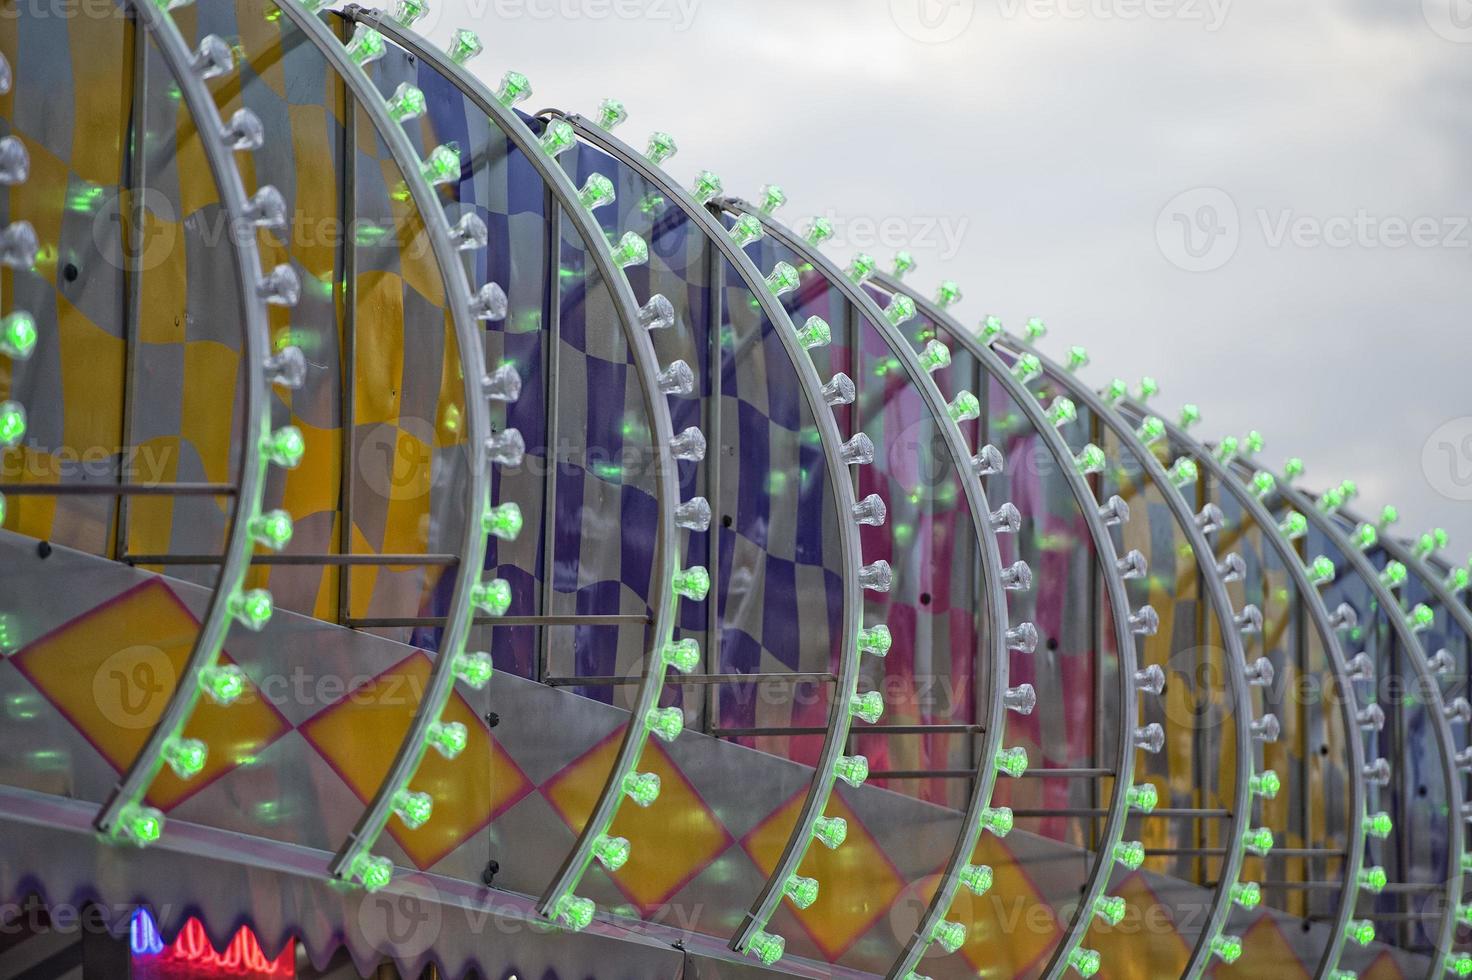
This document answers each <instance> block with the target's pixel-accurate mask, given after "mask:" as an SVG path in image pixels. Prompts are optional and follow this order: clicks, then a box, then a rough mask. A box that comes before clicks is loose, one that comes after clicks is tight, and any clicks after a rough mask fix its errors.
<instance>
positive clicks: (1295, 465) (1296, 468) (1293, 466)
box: [1283, 456, 1303, 483]
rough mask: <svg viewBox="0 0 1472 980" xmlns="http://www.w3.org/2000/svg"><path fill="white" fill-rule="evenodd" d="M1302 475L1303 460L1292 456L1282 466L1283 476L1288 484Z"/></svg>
mask: <svg viewBox="0 0 1472 980" xmlns="http://www.w3.org/2000/svg"><path fill="white" fill-rule="evenodd" d="M1302 475H1303V460H1301V459H1299V458H1298V457H1297V456H1294V457H1293V458H1292V459H1290V460H1288V462H1286V463H1284V464H1283V476H1284V478H1285V479H1287V481H1288V482H1289V483H1292V482H1293V481H1294V480H1296V479H1298V478H1299V477H1300V476H1302Z"/></svg>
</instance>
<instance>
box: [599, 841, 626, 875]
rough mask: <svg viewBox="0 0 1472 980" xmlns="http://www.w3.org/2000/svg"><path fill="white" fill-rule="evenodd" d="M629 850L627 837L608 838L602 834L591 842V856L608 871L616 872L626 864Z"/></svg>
mask: <svg viewBox="0 0 1472 980" xmlns="http://www.w3.org/2000/svg"><path fill="white" fill-rule="evenodd" d="M630 850H631V848H630V847H629V839H628V838H627V837H609V836H608V835H607V834H603V835H602V836H600V837H599V838H598V839H597V840H595V841H594V842H593V856H594V857H595V858H597V859H598V863H599V864H601V865H603V867H605V868H607V869H608V870H609V871H617V870H618V869H619V868H622V867H623V866H624V865H625V864H627V863H628V860H629V852H630Z"/></svg>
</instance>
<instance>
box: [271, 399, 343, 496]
mask: <svg viewBox="0 0 1472 980" xmlns="http://www.w3.org/2000/svg"><path fill="white" fill-rule="evenodd" d="M291 422H292V424H293V425H295V426H296V427H297V428H298V429H300V430H301V433H302V439H303V440H304V442H305V443H306V452H305V453H304V454H303V455H302V461H301V465H299V466H298V467H297V468H296V469H294V470H290V471H288V472H287V474H286V489H285V492H284V493H283V494H282V503H281V507H282V509H284V510H285V511H286V512H287V513H288V514H290V515H291V516H292V517H293V518H295V519H296V520H298V521H300V520H304V519H305V518H307V517H309V516H311V515H312V514H320V513H322V512H324V511H335V510H336V509H337V504H338V497H339V486H338V484H339V480H338V474H339V473H341V472H342V431H341V430H340V429H323V428H318V427H317V426H315V425H310V424H308V423H307V422H304V421H302V420H301V419H299V418H293V419H292V420H291Z"/></svg>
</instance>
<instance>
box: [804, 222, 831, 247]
mask: <svg viewBox="0 0 1472 980" xmlns="http://www.w3.org/2000/svg"><path fill="white" fill-rule="evenodd" d="M835 234H836V232H835V231H834V230H833V222H831V221H829V220H828V219H827V218H814V219H813V220H812V221H810V222H809V223H808V229H807V231H806V232H804V234H803V236H802V237H803V238H804V239H805V240H806V241H807V243H808V244H809V245H813V246H818V245H822V244H823V243H824V242H826V241H828V240H829V239H831V238H832V237H833V236H834V235H835Z"/></svg>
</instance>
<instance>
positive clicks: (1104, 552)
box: [873, 275, 1139, 980]
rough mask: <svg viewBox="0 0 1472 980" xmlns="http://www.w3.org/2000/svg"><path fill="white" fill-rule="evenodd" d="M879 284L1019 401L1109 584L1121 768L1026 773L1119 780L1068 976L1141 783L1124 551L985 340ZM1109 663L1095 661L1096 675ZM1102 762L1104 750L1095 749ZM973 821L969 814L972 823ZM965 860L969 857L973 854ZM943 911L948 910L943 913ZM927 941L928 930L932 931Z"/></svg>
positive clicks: (1052, 430) (1065, 449)
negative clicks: (1132, 793) (1119, 562)
mask: <svg viewBox="0 0 1472 980" xmlns="http://www.w3.org/2000/svg"><path fill="white" fill-rule="evenodd" d="M873 281H874V282H875V283H876V284H877V285H879V286H881V287H882V288H884V289H886V290H888V291H889V292H890V293H900V292H902V293H904V294H905V295H908V296H909V297H910V298H911V299H913V300H914V301H915V305H916V308H917V309H919V311H920V313H921V315H923V316H924V317H925V318H926V319H928V320H929V321H930V322H931V323H932V324H934V325H935V327H936V329H937V330H938V331H943V332H944V333H945V334H946V335H947V337H948V338H949V339H950V340H951V342H953V343H955V344H958V345H959V346H960V347H961V348H962V349H963V350H965V351H966V353H968V354H970V355H971V356H972V357H973V358H975V359H976V360H977V362H978V363H979V364H980V365H981V367H982V368H983V370H985V371H986V373H987V375H988V377H990V378H991V379H992V381H993V382H995V383H998V384H1000V385H1001V386H1002V388H1003V390H1004V391H1006V393H1007V394H1008V396H1010V397H1011V399H1012V401H1013V402H1014V403H1015V404H1016V405H1017V406H1018V407H1019V408H1020V409H1021V410H1022V412H1023V414H1024V415H1025V416H1026V417H1027V419H1028V421H1029V422H1031V423H1032V426H1033V428H1034V429H1035V430H1036V431H1037V433H1038V435H1039V437H1040V438H1041V439H1042V441H1043V444H1044V445H1045V446H1047V448H1048V451H1049V453H1050V454H1051V455H1052V456H1053V458H1054V461H1055V462H1056V463H1057V465H1058V468H1059V471H1060V472H1061V473H1062V474H1063V476H1064V480H1065V481H1066V482H1067V484H1068V488H1069V490H1070V491H1071V492H1072V494H1073V497H1074V499H1075V500H1076V501H1077V503H1078V505H1079V510H1080V511H1081V512H1082V514H1083V518H1084V524H1085V525H1086V526H1087V527H1088V530H1089V536H1090V538H1091V539H1092V540H1093V542H1094V551H1095V554H1096V556H1097V558H1098V564H1099V569H1100V572H1101V574H1102V577H1103V581H1104V590H1105V595H1106V598H1107V600H1108V603H1109V613H1110V619H1111V621H1112V623H1113V627H1114V644H1115V648H1116V650H1117V651H1118V655H1119V691H1118V694H1119V704H1120V709H1119V710H1120V717H1119V732H1118V737H1117V740H1116V744H1115V759H1116V766H1117V769H1116V770H1074V771H1069V770H1055V771H1051V772H1050V771H1049V770H1046V769H1042V770H1029V771H1028V773H1027V775H1029V776H1033V777H1036V778H1046V777H1049V776H1054V777H1062V776H1064V775H1074V774H1076V775H1077V776H1078V777H1079V778H1087V777H1088V776H1103V775H1109V776H1112V777H1114V780H1115V782H1114V786H1113V790H1112V792H1111V795H1110V805H1109V818H1108V819H1107V820H1106V822H1105V825H1104V828H1103V830H1102V831H1101V834H1100V838H1099V841H1098V846H1097V847H1096V849H1095V850H1096V852H1097V856H1096V859H1095V861H1094V864H1093V867H1092V868H1091V869H1090V871H1089V876H1088V879H1087V880H1086V881H1085V882H1084V886H1083V890H1082V892H1081V895H1080V898H1079V904H1078V907H1077V909H1076V910H1075V911H1074V914H1073V917H1072V918H1071V919H1070V921H1069V924H1068V927H1067V929H1066V930H1065V932H1064V935H1063V938H1062V939H1061V940H1060V942H1059V943H1058V945H1057V947H1056V948H1055V950H1054V952H1053V955H1052V957H1051V958H1050V959H1049V961H1048V964H1047V966H1046V968H1045V970H1044V971H1043V974H1042V975H1043V976H1044V977H1046V978H1047V980H1055V978H1057V977H1060V976H1062V975H1063V973H1064V972H1066V971H1067V969H1068V966H1069V964H1068V960H1069V956H1070V955H1071V953H1072V951H1073V950H1074V949H1075V948H1077V946H1078V945H1079V943H1080V942H1081V941H1082V940H1083V937H1084V934H1085V933H1086V932H1087V931H1088V928H1089V924H1090V923H1091V922H1092V921H1093V919H1094V914H1095V913H1094V906H1095V904H1096V903H1097V902H1098V899H1099V897H1100V896H1101V895H1102V894H1103V892H1104V889H1105V888H1107V887H1108V885H1109V878H1110V872H1111V871H1112V870H1113V868H1114V857H1113V855H1114V846H1115V845H1116V844H1118V843H1119V842H1120V841H1121V839H1122V838H1123V836H1124V828H1125V823H1126V821H1127V820H1128V817H1129V812H1128V811H1129V805H1128V803H1127V801H1126V799H1125V794H1126V793H1127V791H1128V790H1129V789H1130V787H1131V785H1132V784H1133V782H1134V768H1135V766H1134V753H1135V747H1134V743H1133V737H1134V731H1135V727H1136V725H1137V723H1138V719H1139V706H1138V702H1137V698H1138V692H1137V690H1136V682H1135V672H1136V670H1137V668H1138V663H1139V661H1138V658H1137V657H1136V652H1135V642H1136V641H1135V636H1134V633H1133V632H1132V631H1131V630H1130V626H1129V618H1130V604H1129V597H1128V596H1127V595H1126V593H1125V586H1124V580H1123V579H1122V578H1121V576H1120V573H1119V570H1118V567H1117V566H1116V564H1115V560H1116V559H1117V557H1118V555H1117V549H1116V547H1115V544H1114V537H1113V535H1112V534H1111V533H1110V532H1109V529H1108V527H1107V526H1106V525H1105V524H1104V520H1103V518H1101V517H1100V516H1099V500H1098V498H1097V497H1096V495H1095V493H1094V491H1093V489H1092V488H1090V486H1089V484H1088V482H1087V481H1086V480H1085V479H1084V477H1083V474H1081V473H1080V472H1079V471H1078V467H1077V466H1076V465H1075V464H1074V452H1073V451H1072V450H1071V449H1070V448H1069V446H1068V444H1067V443H1066V442H1065V441H1064V439H1063V435H1062V434H1061V433H1060V432H1059V431H1058V428H1057V427H1056V426H1055V425H1054V424H1053V423H1052V422H1051V420H1049V419H1048V417H1047V413H1046V412H1045V411H1044V410H1043V408H1042V406H1040V405H1039V404H1038V400H1037V398H1036V397H1034V396H1033V394H1032V393H1031V392H1030V391H1028V390H1027V388H1026V387H1024V386H1023V385H1022V384H1021V383H1020V382H1019V381H1018V380H1017V379H1016V378H1015V377H1013V376H1012V372H1011V371H1009V370H1007V367H1006V365H1005V364H1003V363H1002V359H1001V358H1000V357H998V356H997V354H996V352H995V351H993V350H992V349H991V348H990V347H987V346H985V345H984V344H981V343H979V342H978V341H977V340H976V338H975V337H974V336H972V335H971V333H970V332H968V331H967V330H966V329H965V328H964V327H963V326H961V324H960V323H958V322H957V321H956V319H955V318H954V317H952V316H951V315H950V314H949V313H947V312H946V311H945V310H944V309H943V308H942V307H941V306H940V305H939V304H937V303H933V302H931V301H930V300H928V299H926V298H925V297H923V296H920V295H918V294H917V293H915V292H913V291H910V290H908V289H906V288H905V287H904V285H903V283H902V282H901V281H900V280H899V279H897V278H895V277H893V276H887V275H878V276H875V278H874V280H873ZM1101 666H1102V665H1100V664H1096V665H1095V670H1099V669H1100V667H1101ZM1096 757H1097V749H1096ZM973 817H974V814H972V813H971V812H970V811H969V810H968V813H967V821H968V822H970V821H971V819H972V818H973ZM969 853H970V852H969V851H968V852H967V855H962V856H961V859H962V860H964V859H965V858H966V857H968V856H969ZM956 859H957V855H956V854H952V859H951V861H950V862H948V863H947V866H946V868H945V870H944V872H943V874H946V875H948V876H949V875H952V874H954V873H955V871H956V867H954V866H953V865H954V863H955V861H956ZM939 898H940V893H939V890H937V893H936V895H935V896H934V898H933V899H932V902H931V904H932V906H934V905H935V904H936V902H937V901H938V899H939ZM942 911H944V909H942ZM918 935H919V934H918V933H917V935H914V936H911V938H910V939H909V940H908V941H907V942H906V945H905V949H904V951H903V953H902V954H901V957H900V959H899V960H898V961H897V963H896V965H895V966H894V967H892V968H891V970H890V976H891V977H894V976H903V975H904V972H905V971H907V970H912V969H914V967H915V965H916V963H917V962H918V959H919V958H918V956H912V955H911V953H912V949H911V947H912V946H913V945H914V944H915V941H916V939H917V938H918ZM926 935H927V936H928V933H927V934H926Z"/></svg>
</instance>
